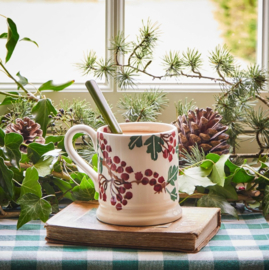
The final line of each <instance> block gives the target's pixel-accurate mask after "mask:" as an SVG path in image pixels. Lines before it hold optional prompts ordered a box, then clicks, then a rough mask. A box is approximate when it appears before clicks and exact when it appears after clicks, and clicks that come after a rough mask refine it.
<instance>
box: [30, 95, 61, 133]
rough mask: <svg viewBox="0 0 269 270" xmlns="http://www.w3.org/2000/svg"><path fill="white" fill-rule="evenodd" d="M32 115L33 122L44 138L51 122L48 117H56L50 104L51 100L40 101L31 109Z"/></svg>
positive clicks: (55, 111)
mask: <svg viewBox="0 0 269 270" xmlns="http://www.w3.org/2000/svg"><path fill="white" fill-rule="evenodd" d="M32 114H33V116H34V119H35V121H36V122H37V123H38V124H40V126H41V129H42V130H43V136H46V133H47V127H48V125H49V123H50V121H51V118H49V115H56V114H57V110H56V109H55V108H54V106H53V105H52V103H51V100H50V99H49V98H48V99H40V100H39V101H38V102H37V103H36V105H35V106H34V107H33V109H32Z"/></svg>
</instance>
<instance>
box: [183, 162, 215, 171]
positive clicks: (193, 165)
mask: <svg viewBox="0 0 269 270" xmlns="http://www.w3.org/2000/svg"><path fill="white" fill-rule="evenodd" d="M204 161H210V162H211V163H212V164H215V162H214V161H212V160H211V159H203V160H201V161H199V162H197V163H194V164H192V165H190V166H187V167H184V168H183V169H181V168H179V170H180V171H181V172H183V171H185V170H187V169H190V168H192V167H196V166H197V165H199V164H201V163H203V162H204ZM183 173H184V172H183Z"/></svg>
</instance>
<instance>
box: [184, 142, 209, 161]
mask: <svg viewBox="0 0 269 270" xmlns="http://www.w3.org/2000/svg"><path fill="white" fill-rule="evenodd" d="M181 155H182V157H181V161H182V162H181V163H184V165H186V166H189V165H193V164H196V163H198V162H200V161H202V160H204V159H205V153H204V150H203V149H202V148H201V149H199V147H198V145H197V144H195V145H194V146H193V147H192V149H191V151H190V153H189V152H188V151H186V150H185V149H183V151H182V152H181Z"/></svg>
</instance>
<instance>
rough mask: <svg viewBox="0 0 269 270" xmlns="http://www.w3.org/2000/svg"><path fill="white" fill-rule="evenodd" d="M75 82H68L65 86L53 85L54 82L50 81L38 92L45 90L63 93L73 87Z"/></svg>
mask: <svg viewBox="0 0 269 270" xmlns="http://www.w3.org/2000/svg"><path fill="white" fill-rule="evenodd" d="M74 82H75V81H74V80H72V81H69V82H66V83H63V84H55V83H53V81H52V80H50V81H47V82H45V83H43V84H42V85H41V86H40V87H39V88H38V90H39V91H43V90H53V91H56V92H58V91H62V90H63V89H65V88H66V87H68V86H70V85H72V84H73V83H74Z"/></svg>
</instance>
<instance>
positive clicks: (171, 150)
mask: <svg viewBox="0 0 269 270" xmlns="http://www.w3.org/2000/svg"><path fill="white" fill-rule="evenodd" d="M161 138H162V140H163V142H164V143H163V144H161V146H162V153H163V157H164V158H168V160H169V162H171V161H172V160H173V154H175V148H176V145H177V140H176V132H175V131H173V132H172V133H171V134H161Z"/></svg>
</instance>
